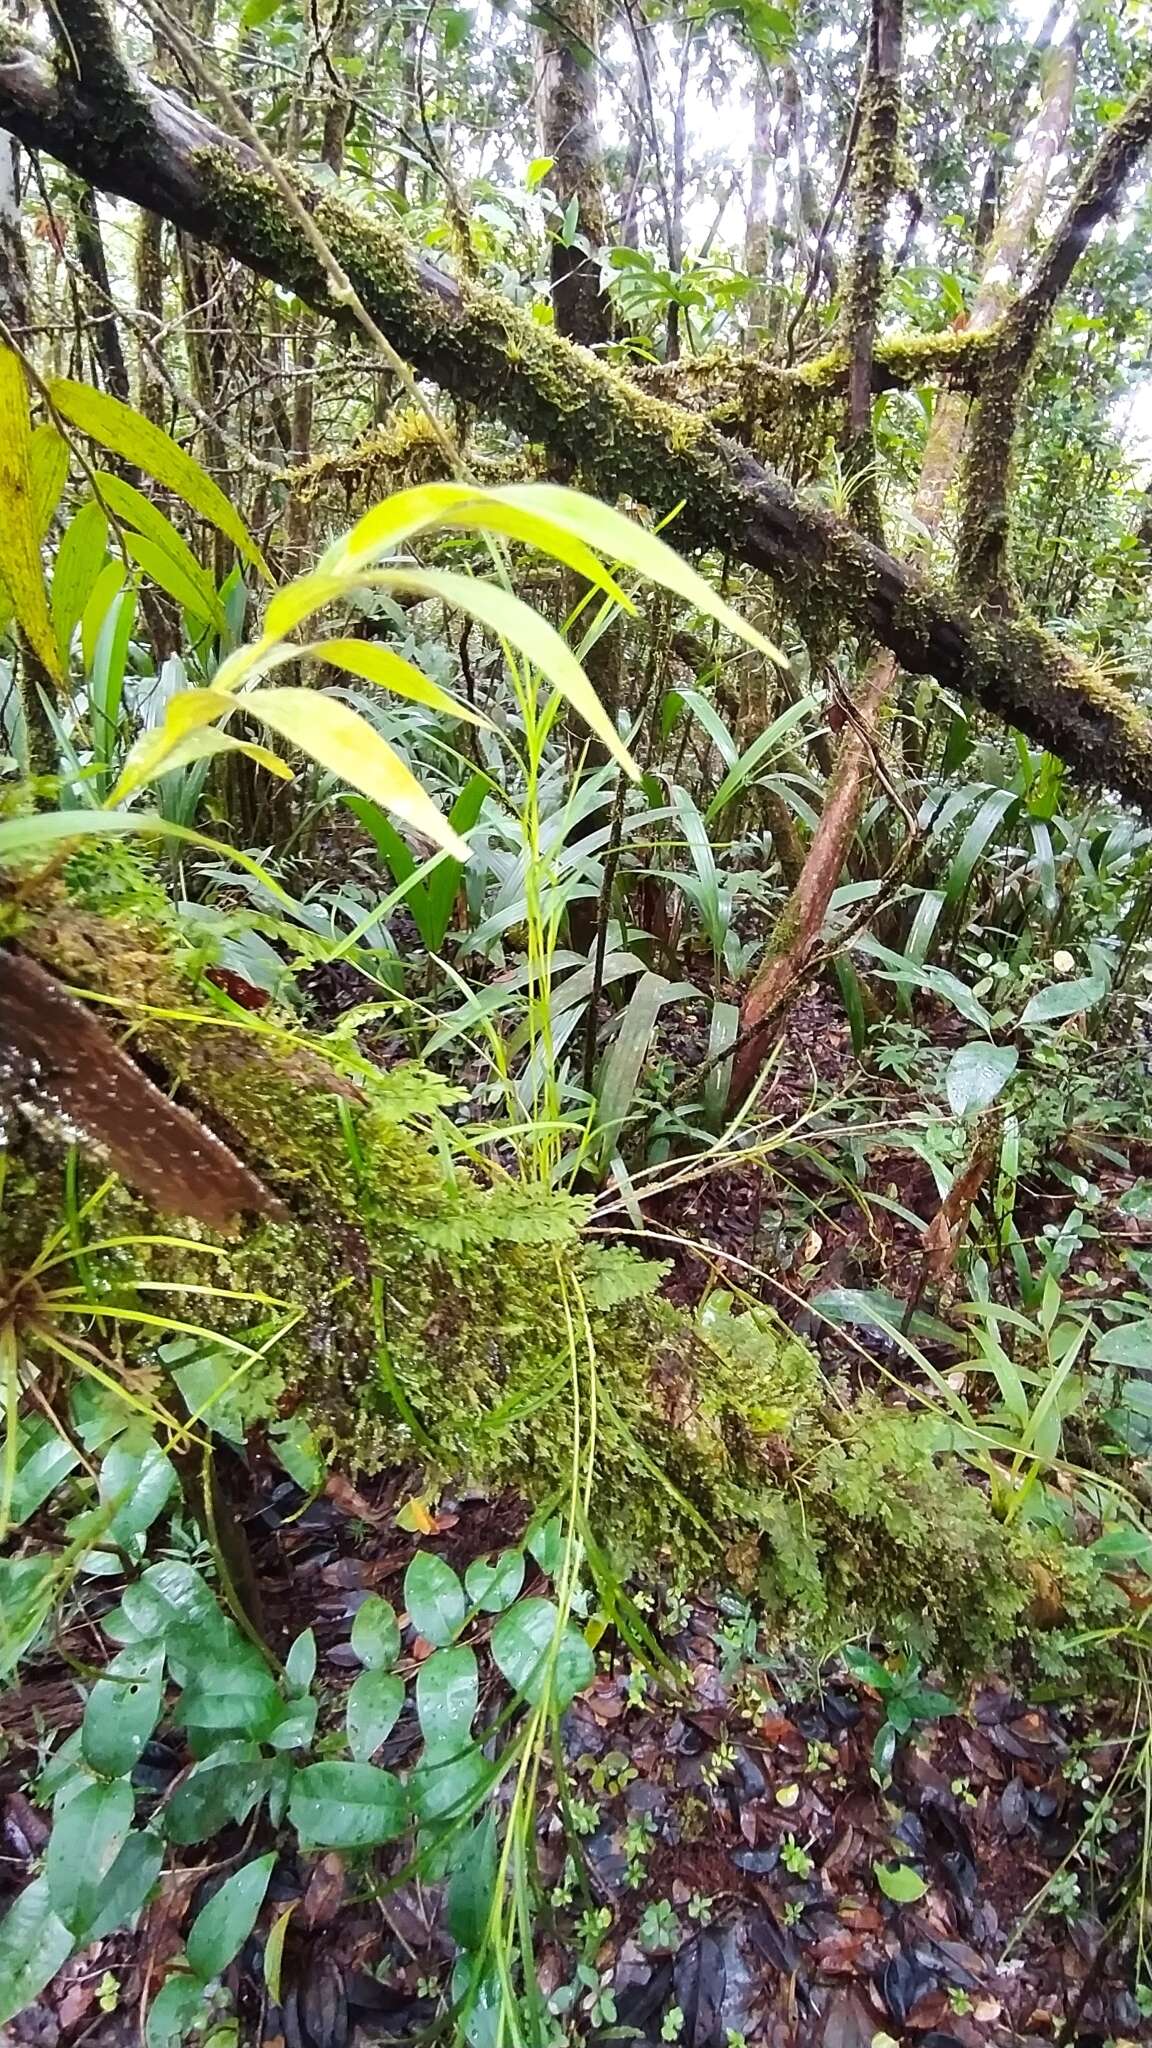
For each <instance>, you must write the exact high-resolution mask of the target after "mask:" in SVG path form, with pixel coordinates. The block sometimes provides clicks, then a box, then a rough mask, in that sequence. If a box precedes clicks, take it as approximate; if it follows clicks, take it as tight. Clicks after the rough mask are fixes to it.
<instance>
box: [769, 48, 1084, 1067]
mask: <svg viewBox="0 0 1152 2048" xmlns="http://www.w3.org/2000/svg"><path fill="white" fill-rule="evenodd" d="M1077 47H1078V45H1077V40H1076V37H1075V36H1072V37H1070V38H1069V41H1068V42H1067V43H1066V44H1065V45H1063V47H1062V49H1061V51H1060V52H1059V53H1058V56H1057V61H1056V62H1055V64H1054V65H1053V68H1052V71H1051V73H1050V76H1049V81H1048V88H1047V93H1046V97H1045V101H1044V105H1043V106H1042V108H1041V111H1040V114H1039V116H1038V118H1037V122H1036V127H1035V133H1034V147H1033V149H1032V151H1031V152H1030V154H1029V156H1028V157H1027V158H1026V160H1025V162H1024V163H1023V164H1022V165H1021V167H1020V170H1019V171H1018V173H1017V176H1016V178H1015V180H1014V182H1013V186H1012V190H1011V192H1010V193H1009V196H1008V201H1007V204H1006V205H1005V208H1004V212H1003V215H1002V217H1001V219H1000V222H999V224H998V225H997V228H996V230H995V232H994V234H993V235H992V237H991V239H990V241H989V243H988V245H987V248H986V251H985V258H984V265H983V269H982V272H981V277H980V282H979V284H978V286H977V290H976V294H975V297H974V299H973V302H972V308H971V313H970V325H971V326H972V327H974V328H977V329H980V328H987V327H989V326H991V325H992V324H993V323H994V322H995V321H996V320H998V319H999V318H1000V317H1001V315H1002V314H1003V312H1004V311H1005V308H1006V307H1007V305H1008V304H1009V303H1010V301H1011V298H1012V294H1013V289H1014V286H1015V284H1016V281H1017V279H1018V276H1019V272H1020V268H1021V265H1022V263H1023V260H1024V256H1025V253H1026V250H1027V246H1028V241H1029V238H1030V236H1031V234H1032V232H1033V230H1034V228H1035V225H1036V221H1037V218H1038V216H1039V213H1040V209H1041V206H1042V205H1043V202H1044V196H1045V193H1046V191H1047V187H1048V180H1049V178H1050V176H1051V170H1052V164H1053V162H1054V160H1055V158H1056V157H1057V155H1058V154H1059V152H1060V150H1061V149H1062V147H1063V144H1064V138H1065V136H1066V134H1067V129H1068V123H1069V120H1070V118H1071V111H1072V100H1073V93H1074V88H1075V78H1076V56H1077ZM869 260H870V259H869ZM867 360H868V392H869V396H868V407H869V416H870V409H871V353H870V349H869V351H868V357H867ZM860 382H861V379H860V378H857V380H856V389H857V398H856V403H857V406H859V405H860V404H861V402H862V401H861V399H860V397H859V385H860ZM852 390H853V383H852V381H851V379H850V385H849V391H850V399H849V404H850V406H851V403H852V396H851V394H852ZM858 418H859V414H858ZM965 423H966V411H965V405H964V401H963V400H962V399H960V398H959V397H958V395H957V394H955V393H953V392H948V391H945V392H941V394H940V396H939V399H938V401H937V406H936V411H935V413H934V415H933V425H932V429H931V432H930V434H929V439H928V444H927V448H926V450H925V455H924V461H923V465H922V469H921V474H920V480H919V484H918V487H917V492H916V498H915V501H914V505H913V521H914V523H915V524H918V525H919V527H920V528H921V529H922V530H923V531H924V532H925V534H926V535H927V537H928V538H929V539H930V538H931V537H932V536H933V535H934V534H935V533H936V531H937V529H938V527H939V525H940V521H941V519H942V517H943V512H944V505H945V502H946V498H947V494H948V491H949V489H950V487H951V485H952V482H953V480H954V478H955V476H956V474H957V471H958V469H959V465H960V458H961V453H962V449H963V442H964V431H965ZM897 673H898V671H897V664H896V662H895V659H894V658H893V656H892V655H891V654H890V653H889V652H888V651H887V650H883V651H881V652H880V653H879V654H878V655H876V657H875V658H874V660H873V661H872V663H871V665H870V667H869V670H868V673H867V675H866V677H865V681H864V685H863V688H862V690H861V691H860V694H859V696H858V698H857V700H856V703H855V705H854V707H853V709H854V716H853V717H852V718H851V719H850V720H849V721H848V723H847V724H846V725H845V726H844V729H843V733H842V737H841V740H840V744H839V747H838V749H837V756H836V763H835V766H834V768H833V772H832V777H831V780H830V782H829V785H828V792H827V795H826V797H825V803H824V809H823V811H822V813H821V817H820V823H819V825H818V826H817V829H816V832H815V833H814V835H813V838H812V843H811V846H810V847H809V851H808V857H807V859H806V860H805V863H804V868H803V872H802V873H801V876H800V879H799V881H798V882H797V884H796V886H795V887H794V889H793V890H792V892H791V894H790V896H789V898H788V902H787V904H786V905H785V908H784V910H783V912H782V914H781V917H780V919H779V922H778V924H777V926H776V931H775V933H774V935H773V941H772V950H771V952H770V954H769V956H768V958H767V959H766V960H765V961H764V962H763V964H762V966H761V967H760V969H759V970H758V972H757V974H756V976H755V978H754V980H753V982H752V985H751V987H750V989H749V991H748V994H747V996H746V997H745V1000H744V1006H743V1009H742V1011H741V1019H740V1028H741V1034H742V1036H743V1035H744V1034H751V1035H750V1036H746V1037H745V1038H744V1044H743V1046H742V1047H741V1050H740V1052H739V1053H738V1054H737V1056H736V1059H735V1061H734V1063H733V1074H732V1099H733V1101H735V1102H739V1101H741V1100H742V1099H743V1097H744V1096H745V1095H746V1094H747V1093H748V1091H749V1089H750V1088H751V1087H752V1086H753V1085H754V1083H755V1080H756V1076H757V1074H758V1073H759V1071H760V1067H761V1064H762V1062H763V1056H764V1049H765V1048H764V1035H763V1034H764V1033H766V1031H767V1029H768V1027H769V1025H770V1024H772V1023H773V1022H776V1021H778V1020H779V1018H780V1016H781V1014H782V1011H783V1010H784V1008H786V1007H787V1004H788V1002H789V1000H790V999H791V996H792V995H793V994H794V993H796V992H798V990H799V988H800V985H801V978H802V973H803V967H804V963H805V961H806V959H807V958H808V955H809V954H810V953H811V951H812V949H813V947H814V945H815V943H816V940H817V938H818V937H819V934H820V932H821V930H822V928H823V925H824V919H825V917H826V915H827V911H828V904H829V902H830V901H831V897H832V892H833V890H834V889H835V887H836V885H837V883H838V881H839V879H840V875H841V872H842V870H843V866H844V861H845V859H846V857H847V852H848V848H849V846H850V844H851V842H852V838H853V835H854V833H855V830H856V826H857V823H858V821H859V816H860V811H861V809H862V808H863V803H864V799H865V796H866V794H867V791H868V788H869V785H870V780H871V776H870V772H869V771H870V768H871V761H872V754H873V750H874V747H875V745H876V743H877V738H878V736H879V735H880V734H881V732H882V730H883V727H884V724H885V721H886V719H887V717H888V715H889V712H890V709H891V697H892V693H893V690H894V687H895V683H896V678H897Z"/></svg>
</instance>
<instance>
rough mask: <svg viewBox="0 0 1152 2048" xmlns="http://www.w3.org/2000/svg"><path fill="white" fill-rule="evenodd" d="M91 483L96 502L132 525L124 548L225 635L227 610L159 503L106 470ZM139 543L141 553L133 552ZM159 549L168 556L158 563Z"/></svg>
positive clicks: (163, 586) (173, 594)
mask: <svg viewBox="0 0 1152 2048" xmlns="http://www.w3.org/2000/svg"><path fill="white" fill-rule="evenodd" d="M95 483H96V489H97V491H98V492H99V502H100V504H101V505H105V506H108V507H110V509H111V511H112V512H113V513H114V514H115V516H116V518H117V519H118V520H119V521H120V522H121V524H122V525H123V526H130V527H134V528H135V533H134V534H129V535H127V536H126V541H127V545H128V552H129V554H130V555H131V557H132V560H133V561H134V562H136V563H137V566H138V567H140V568H142V569H143V570H145V572H146V573H147V574H148V575H150V576H151V577H152V578H153V581H154V582H156V583H158V584H159V585H160V587H161V589H162V590H166V591H167V592H168V594H169V596H171V597H174V598H175V599H176V601H177V603H178V604H180V605H182V606H183V607H184V609H185V610H186V611H190V612H192V613H193V614H194V616H195V617H196V618H199V619H207V620H208V621H209V622H210V623H211V624H212V625H213V626H215V627H216V629H217V631H218V632H220V633H223V634H227V632H228V617H227V613H226V612H225V610H224V607H223V605H222V604H221V602H220V599H219V598H218V596H217V595H216V586H215V584H214V583H213V581H212V578H211V576H209V574H208V571H207V570H206V569H205V568H204V567H203V566H202V565H201V563H199V562H198V561H197V559H196V557H195V555H194V554H193V552H192V550H191V548H190V547H189V545H188V543H187V541H186V540H185V538H184V536H183V534H182V533H179V532H178V531H177V529H176V528H175V527H174V526H173V524H172V521H171V520H170V519H169V518H168V517H167V515H166V514H165V513H163V512H162V511H161V510H160V507H159V505H154V504H153V502H152V500H151V498H147V497H145V495H144V493H143V491H138V490H137V489H136V487H135V485H134V484H130V483H126V482H125V481H124V478H123V477H120V476H113V475H112V474H111V472H110V471H108V470H100V471H98V473H97V475H96V478H95ZM141 542H142V543H143V546H144V552H143V553H137V547H138V546H139V544H140V543H141ZM158 554H159V555H163V556H164V557H166V562H162V563H160V564H159V566H158V567H157V566H156V557H157V555H158Z"/></svg>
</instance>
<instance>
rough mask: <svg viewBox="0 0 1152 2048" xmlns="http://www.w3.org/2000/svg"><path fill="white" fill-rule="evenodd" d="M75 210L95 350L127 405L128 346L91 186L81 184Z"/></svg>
mask: <svg viewBox="0 0 1152 2048" xmlns="http://www.w3.org/2000/svg"><path fill="white" fill-rule="evenodd" d="M72 213H73V219H74V222H75V226H76V247H77V249H78V251H79V255H80V267H81V269H82V270H83V272H84V277H85V280H86V283H87V293H86V298H87V306H86V312H87V316H88V322H89V336H90V340H91V344H92V353H93V355H94V356H95V358H96V361H97V363H98V364H99V366H100V374H101V377H102V379H103V382H104V387H105V389H106V390H107V391H110V392H111V393H112V396H113V398H118V399H119V400H120V401H121V403H122V404H123V405H127V404H128V403H129V401H130V399H131V395H132V394H131V387H130V385H129V382H128V366H127V364H126V362H125V361H124V347H123V343H122V342H121V340H120V328H119V324H118V322H117V319H116V309H115V307H114V305H113V303H112V288H111V286H110V284H109V282H108V261H107V258H106V256H105V254H104V237H103V234H102V233H101V229H100V212H99V208H98V207H97V204H96V194H95V192H94V191H93V190H92V187H91V185H80V186H79V187H78V188H77V190H76V193H75V197H74V199H73V205H72Z"/></svg>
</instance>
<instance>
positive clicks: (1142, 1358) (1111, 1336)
mask: <svg viewBox="0 0 1152 2048" xmlns="http://www.w3.org/2000/svg"><path fill="white" fill-rule="evenodd" d="M1092 1363H1093V1365H1122V1366H1126V1367H1127V1368H1128V1370H1129V1371H1130V1372H1152V1320H1149V1319H1148V1318H1147V1317H1144V1318H1143V1319H1142V1320H1141V1321H1140V1322H1138V1323H1121V1324H1120V1325H1119V1327H1118V1328H1117V1329H1114V1330H1106V1331H1105V1333H1104V1335H1103V1336H1102V1337H1101V1338H1100V1339H1099V1341H1098V1342H1097V1344H1096V1346H1095V1348H1094V1350H1093V1352H1092Z"/></svg>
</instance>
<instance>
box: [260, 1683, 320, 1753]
mask: <svg viewBox="0 0 1152 2048" xmlns="http://www.w3.org/2000/svg"><path fill="white" fill-rule="evenodd" d="M319 1711H320V1704H319V1701H318V1700H315V1699H313V1698H312V1695H311V1694H310V1693H305V1694H304V1697H303V1698H302V1699H297V1700H286V1701H285V1702H284V1704H283V1706H282V1707H281V1710H280V1713H279V1714H278V1715H277V1717H276V1719H275V1721H274V1722H273V1723H272V1726H271V1727H270V1728H269V1730H268V1733H267V1735H266V1736H265V1737H264V1740H265V1742H267V1743H269V1744H270V1745H271V1747H272V1748H273V1749H282V1750H288V1749H307V1748H308V1747H309V1746H310V1744H311V1742H312V1740H313V1737H314V1736H315V1734H316V1717H317V1714H318V1713H319Z"/></svg>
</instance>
